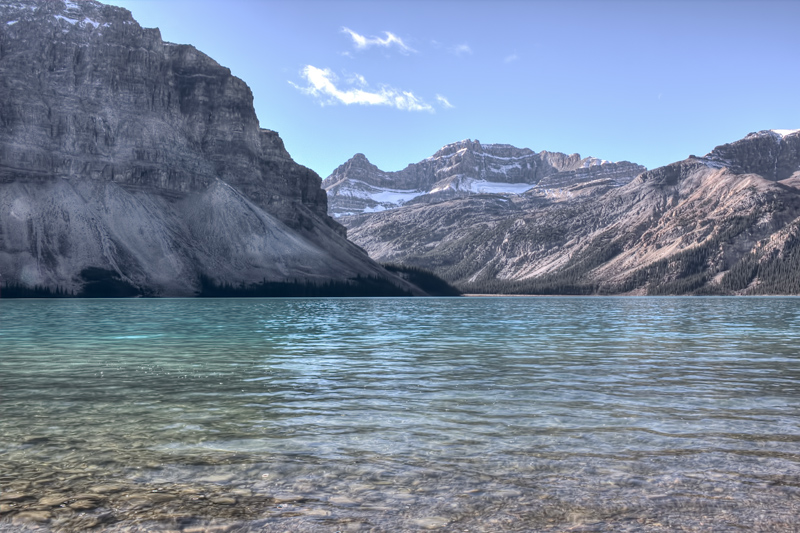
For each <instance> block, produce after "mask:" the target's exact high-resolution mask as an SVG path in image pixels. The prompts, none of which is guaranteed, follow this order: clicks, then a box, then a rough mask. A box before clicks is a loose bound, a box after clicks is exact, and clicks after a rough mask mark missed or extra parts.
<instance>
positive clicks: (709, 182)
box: [340, 130, 800, 294]
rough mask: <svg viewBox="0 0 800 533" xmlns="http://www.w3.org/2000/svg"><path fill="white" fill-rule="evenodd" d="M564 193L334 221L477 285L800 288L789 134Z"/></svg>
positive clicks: (798, 213) (520, 289)
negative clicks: (616, 182) (557, 196)
mask: <svg viewBox="0 0 800 533" xmlns="http://www.w3.org/2000/svg"><path fill="white" fill-rule="evenodd" d="M583 186H584V187H586V188H589V189H594V192H593V193H592V194H585V195H574V196H573V197H570V198H568V199H563V198H562V199H554V198H547V197H542V196H539V195H535V194H532V193H530V192H529V193H526V194H523V195H521V196H513V197H506V196H501V195H492V194H479V195H472V196H469V197H464V198H456V199H452V200H447V201H442V202H438V203H426V204H417V205H407V206H404V207H400V208H397V209H393V210H389V211H383V212H379V213H372V214H363V215H359V216H354V217H343V218H341V219H340V220H342V221H344V222H345V224H347V225H348V226H349V235H350V237H351V239H353V240H354V241H355V242H356V243H358V244H360V245H361V246H363V247H364V248H365V249H366V250H367V251H368V252H369V253H370V255H371V256H372V257H373V258H375V259H377V260H380V261H391V262H396V263H403V264H408V265H414V266H418V267H422V268H427V269H431V270H433V271H434V272H436V273H437V274H439V275H441V276H442V277H444V278H445V279H447V280H448V281H451V282H455V283H456V284H457V286H459V287H460V288H461V289H463V290H466V291H469V292H489V293H498V292H500V293H502V292H508V293H539V294H542V293H544V294H548V293H562V294H563V293H567V294H598V293H599V294H798V293H800V130H769V131H762V132H758V133H753V134H750V135H748V136H747V137H745V138H744V139H741V140H739V141H736V142H733V143H730V144H725V145H722V146H719V147H717V148H716V149H714V150H713V151H712V152H711V153H709V154H707V155H706V156H704V157H695V156H690V157H689V158H688V159H686V160H684V161H680V162H676V163H673V164H671V165H667V166H665V167H661V168H657V169H654V170H651V171H647V172H643V173H641V174H640V175H638V176H637V177H636V178H635V179H633V180H632V181H630V182H629V183H627V184H626V185H623V186H622V187H608V186H603V185H601V184H600V183H598V182H594V183H591V182H590V183H587V184H585V185H583Z"/></svg>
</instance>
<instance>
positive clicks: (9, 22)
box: [6, 20, 19, 26]
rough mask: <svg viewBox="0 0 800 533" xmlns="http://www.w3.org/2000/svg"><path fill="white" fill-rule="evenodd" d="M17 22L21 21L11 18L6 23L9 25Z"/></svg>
mask: <svg viewBox="0 0 800 533" xmlns="http://www.w3.org/2000/svg"><path fill="white" fill-rule="evenodd" d="M17 22H19V21H18V20H10V21H8V22H6V25H7V26H13V25H14V24H16V23H17Z"/></svg>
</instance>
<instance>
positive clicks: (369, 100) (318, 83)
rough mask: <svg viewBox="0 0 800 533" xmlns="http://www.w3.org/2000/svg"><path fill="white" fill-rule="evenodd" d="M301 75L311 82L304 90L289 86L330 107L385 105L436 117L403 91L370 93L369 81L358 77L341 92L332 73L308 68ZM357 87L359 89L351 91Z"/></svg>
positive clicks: (381, 88) (431, 108) (428, 106)
mask: <svg viewBox="0 0 800 533" xmlns="http://www.w3.org/2000/svg"><path fill="white" fill-rule="evenodd" d="M300 75H301V76H302V77H303V78H304V79H305V80H306V82H308V85H306V86H305V87H301V86H299V85H297V84H296V83H293V82H291V81H290V82H289V83H290V84H292V86H294V87H295V88H297V89H298V90H299V91H301V92H302V93H304V94H307V95H309V96H312V97H313V98H316V99H317V100H318V101H319V102H320V104H322V105H330V104H339V103H341V104H345V105H351V104H357V105H383V106H390V107H394V108H396V109H401V110H403V111H428V112H431V113H433V112H434V109H433V106H431V105H430V104H428V103H426V102H425V101H424V100H422V99H421V98H418V97H417V96H415V95H414V94H413V93H411V92H410V91H401V90H397V89H394V88H392V87H389V86H386V85H384V86H381V87H380V88H379V89H377V90H370V89H369V87H368V85H367V80H365V79H364V77H363V76H360V75H358V74H356V75H354V76H351V77H350V78H349V79H348V80H347V81H346V82H345V83H349V85H351V87H348V88H346V89H342V88H339V87H337V84H338V83H339V78H338V76H336V74H334V73H333V71H331V70H330V69H327V68H326V69H321V68H317V67H315V66H312V65H306V66H305V67H304V68H303V70H302V71H301V73H300ZM353 85H356V86H357V87H352V86H353Z"/></svg>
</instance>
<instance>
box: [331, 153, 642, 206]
mask: <svg viewBox="0 0 800 533" xmlns="http://www.w3.org/2000/svg"><path fill="white" fill-rule="evenodd" d="M645 170H646V169H645V168H644V167H642V166H640V165H635V164H633V163H628V162H627V161H623V162H620V163H611V162H609V161H604V160H601V159H597V158H594V157H586V158H581V156H580V155H578V154H571V155H567V154H562V153H559V152H547V151H542V152H538V153H537V152H534V151H533V150H530V149H528V148H517V147H514V146H511V145H508V144H481V143H480V142H479V141H477V140H476V141H472V140H469V139H467V140H465V141H460V142H457V143H453V144H448V145H447V146H444V147H443V148H441V149H440V150H439V151H437V152H436V153H435V154H434V155H433V156H431V157H429V158H427V159H425V160H423V161H420V162H419V163H414V164H411V165H408V166H407V167H406V168H405V169H403V170H400V171H398V172H384V171H382V170H380V169H379V168H378V167H376V166H375V165H373V164H371V163H370V162H369V161H368V160H367V158H366V157H365V156H364V155H363V154H356V155H355V156H353V157H352V158H351V159H350V160H349V161H347V162H346V163H344V164H343V165H341V166H339V167H338V168H337V169H336V170H334V171H333V173H332V174H331V175H330V176H328V177H327V178H325V181H323V183H322V186H323V188H324V189H325V190H326V191H327V193H328V203H329V213H330V214H331V215H333V216H335V217H339V216H346V215H356V214H361V213H369V212H376V211H383V210H385V209H394V208H396V207H399V206H401V205H405V204H409V203H420V202H424V203H430V202H435V201H440V200H443V199H452V198H458V197H463V196H468V195H470V194H476V193H483V192H491V193H495V194H521V193H523V192H525V191H527V190H530V189H534V193H536V194H542V195H551V196H552V195H553V194H561V193H562V192H563V190H565V189H568V188H570V187H572V186H575V185H579V184H582V183H587V182H590V181H595V180H600V179H606V180H609V183H611V184H613V185H617V186H620V185H624V184H625V183H628V182H629V181H630V180H632V179H633V178H634V177H635V176H636V175H637V174H640V173H641V172H644V171H645Z"/></svg>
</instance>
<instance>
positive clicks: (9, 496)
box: [0, 492, 33, 502]
mask: <svg viewBox="0 0 800 533" xmlns="http://www.w3.org/2000/svg"><path fill="white" fill-rule="evenodd" d="M31 499H33V496H32V495H31V494H26V493H24V492H4V493H2V494H0V502H21V501H22V500H31Z"/></svg>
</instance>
